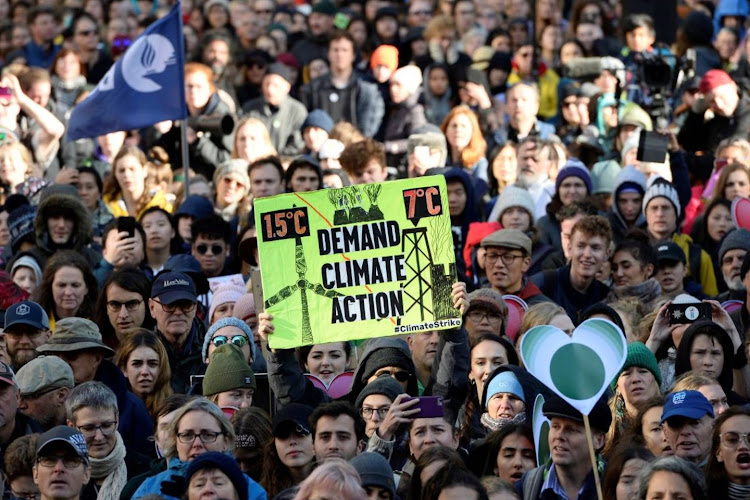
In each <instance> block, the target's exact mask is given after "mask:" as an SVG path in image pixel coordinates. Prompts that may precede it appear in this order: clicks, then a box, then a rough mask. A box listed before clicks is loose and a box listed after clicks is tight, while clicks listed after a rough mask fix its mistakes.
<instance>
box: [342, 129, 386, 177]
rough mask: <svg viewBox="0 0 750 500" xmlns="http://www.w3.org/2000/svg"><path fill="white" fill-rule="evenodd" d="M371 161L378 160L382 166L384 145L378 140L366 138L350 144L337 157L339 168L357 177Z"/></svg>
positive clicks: (384, 163)
mask: <svg viewBox="0 0 750 500" xmlns="http://www.w3.org/2000/svg"><path fill="white" fill-rule="evenodd" d="M371 161H376V162H378V163H379V164H380V165H381V166H382V167H383V168H385V166H386V162H385V147H383V145H382V144H381V143H379V142H378V141H375V140H373V139H369V138H366V139H365V140H363V141H359V142H355V143H353V144H350V145H349V146H347V147H346V148H345V149H344V152H343V153H341V156H340V157H339V162H340V163H341V168H342V169H344V171H345V172H346V173H347V175H349V177H359V176H361V175H362V172H363V171H364V170H365V167H367V164H368V163H370V162H371Z"/></svg>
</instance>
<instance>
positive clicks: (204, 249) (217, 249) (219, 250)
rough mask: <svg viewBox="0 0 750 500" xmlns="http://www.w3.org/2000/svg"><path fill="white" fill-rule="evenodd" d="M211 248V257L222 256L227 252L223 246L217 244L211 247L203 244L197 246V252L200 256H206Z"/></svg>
mask: <svg viewBox="0 0 750 500" xmlns="http://www.w3.org/2000/svg"><path fill="white" fill-rule="evenodd" d="M209 248H210V249H211V255H221V254H223V253H224V251H225V250H224V247H223V246H221V245H218V244H216V245H211V246H210V247H209V246H208V245H206V244H205V243H201V244H200V245H198V246H196V247H195V251H196V252H198V255H206V254H207V253H208V250H209Z"/></svg>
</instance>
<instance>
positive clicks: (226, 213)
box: [214, 202, 239, 222]
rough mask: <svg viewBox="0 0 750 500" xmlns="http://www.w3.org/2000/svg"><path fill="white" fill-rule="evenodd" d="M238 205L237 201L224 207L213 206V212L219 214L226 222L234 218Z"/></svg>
mask: <svg viewBox="0 0 750 500" xmlns="http://www.w3.org/2000/svg"><path fill="white" fill-rule="evenodd" d="M238 205H239V202H237V203H232V204H231V205H227V206H226V207H224V208H219V207H215V208H214V212H215V213H216V215H218V216H220V217H221V218H222V219H224V220H225V221H226V222H229V221H231V220H232V219H233V218H234V216H235V215H237V208H238Z"/></svg>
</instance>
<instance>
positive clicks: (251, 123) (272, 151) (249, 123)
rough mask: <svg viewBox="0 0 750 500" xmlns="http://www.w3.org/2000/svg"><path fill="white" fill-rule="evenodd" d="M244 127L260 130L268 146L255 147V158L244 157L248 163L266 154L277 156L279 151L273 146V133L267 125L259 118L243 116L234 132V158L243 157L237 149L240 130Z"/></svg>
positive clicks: (264, 142)
mask: <svg viewBox="0 0 750 500" xmlns="http://www.w3.org/2000/svg"><path fill="white" fill-rule="evenodd" d="M242 127H254V128H256V129H258V130H259V131H260V134H261V136H262V139H263V144H264V145H265V146H266V147H265V148H256V149H255V151H254V152H255V155H256V156H255V158H243V159H244V160H247V162H248V163H252V162H254V161H255V160H259V159H261V158H265V157H266V156H277V155H278V153H277V152H276V148H275V147H273V143H272V142H271V134H269V133H268V129H267V128H266V126H265V125H263V122H261V121H260V120H258V119H257V118H243V119H242V120H240V122H239V123H238V124H237V128H236V129H235V133H234V147H233V148H232V158H242V157H241V156H240V154H239V151H237V138H238V137H239V135H240V130H241V129H242Z"/></svg>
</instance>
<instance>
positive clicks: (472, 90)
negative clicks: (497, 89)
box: [464, 82, 492, 109]
mask: <svg viewBox="0 0 750 500" xmlns="http://www.w3.org/2000/svg"><path fill="white" fill-rule="evenodd" d="M464 89H465V90H466V93H467V94H469V97H470V98H471V99H472V100H475V101H477V105H478V106H479V109H489V108H491V107H492V99H490V96H489V94H487V89H485V88H484V86H483V85H479V84H478V83H473V82H467V83H466V85H465V86H464Z"/></svg>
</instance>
